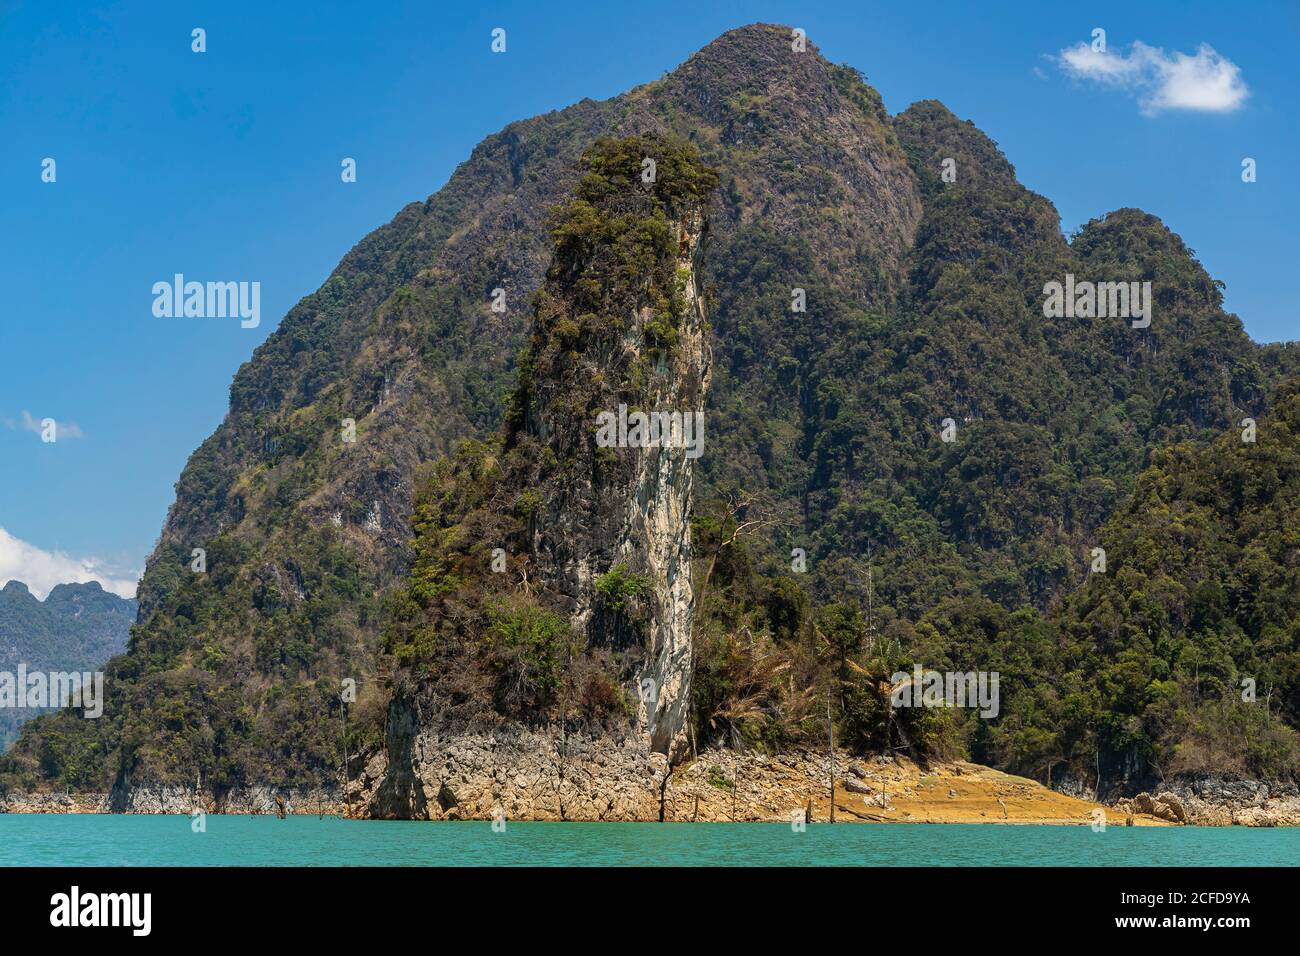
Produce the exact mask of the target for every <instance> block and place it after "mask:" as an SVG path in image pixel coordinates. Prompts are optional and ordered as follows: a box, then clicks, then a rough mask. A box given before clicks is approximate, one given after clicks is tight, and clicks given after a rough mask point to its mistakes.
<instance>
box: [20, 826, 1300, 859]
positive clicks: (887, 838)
mask: <svg viewBox="0 0 1300 956" xmlns="http://www.w3.org/2000/svg"><path fill="white" fill-rule="evenodd" d="M1297 864H1300V829H1249V828H1246V827H1233V828H1224V829H1214V828H1199V827H1167V828H1165V827H1161V828H1154V827H1152V828H1144V827H1133V828H1129V827H1114V826H1111V827H1108V828H1107V829H1106V830H1105V832H1103V833H1094V832H1092V830H1091V829H1090V828H1088V827H1084V826H1079V827H1055V826H964V825H943V826H925V825H908V824H880V825H872V824H840V825H836V826H829V825H826V824H821V825H813V826H809V827H808V828H807V830H805V831H804V832H803V833H795V832H793V831H792V830H791V828H790V826H789V824H783V823H696V824H683V823H676V824H673V823H669V824H663V823H507V825H506V828H505V830H504V832H500V833H497V832H493V830H492V825H491V824H490V823H487V822H483V823H427V822H400V821H397V822H380V821H362V820H339V819H334V818H326V819H324V820H321V819H318V818H316V817H290V818H288V819H286V820H277V819H275V818H274V817H228V816H209V817H208V818H207V831H206V832H204V833H195V832H193V831H192V830H191V825H190V819H189V817H183V816H97V815H86V816H64V815H25V814H0V865H6V866H14V865H29V866H32V865H35V866H164V865H180V866H239V865H242V866H485V865H486V866H520V865H523V866H675V865H692V866H827V865H830V866H862V865H866V866H936V865H937V866H972V865H974V866H987V865H995V866H996V865H1017V866H1055V865H1061V866H1296V865H1297Z"/></svg>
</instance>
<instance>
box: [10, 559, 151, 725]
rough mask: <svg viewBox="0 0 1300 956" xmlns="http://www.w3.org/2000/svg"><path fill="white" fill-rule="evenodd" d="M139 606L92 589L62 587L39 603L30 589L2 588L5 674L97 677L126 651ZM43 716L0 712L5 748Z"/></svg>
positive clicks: (96, 587)
mask: <svg viewBox="0 0 1300 956" xmlns="http://www.w3.org/2000/svg"><path fill="white" fill-rule="evenodd" d="M135 614H136V602H135V601H134V600H129V599H127V598H122V597H118V596H117V595H116V594H112V593H110V592H108V591H105V590H104V589H103V588H102V587H100V585H99V582H98V581H91V582H89V583H87V584H59V585H55V587H54V588H53V590H51V591H50V593H49V594H48V595H47V596H46V598H45V600H44V601H41V600H38V599H37V598H36V596H35V595H33V594H32V592H31V591H29V590H28V588H27V585H25V584H23V583H22V582H20V581H10V582H9V583H7V584H6V585H5V586H4V587H3V588H0V672H8V673H14V672H16V671H17V668H18V665H19V664H20V663H25V664H26V667H27V670H28V672H33V671H94V670H99V669H101V668H102V667H103V666H104V664H106V663H107V662H108V659H109V658H110V657H112V656H114V655H115V654H121V653H122V652H123V651H125V650H126V643H127V637H128V635H129V633H130V630H131V625H132V624H133V623H134V622H135ZM43 712H44V711H42V710H29V709H27V708H8V707H5V708H0V748H5V749H7V748H8V746H9V743H10V742H11V741H12V740H13V738H14V737H15V736H16V734H17V732H18V728H19V727H20V726H21V725H22V723H23V722H24V721H26V720H28V719H30V718H31V717H34V716H36V714H38V713H43Z"/></svg>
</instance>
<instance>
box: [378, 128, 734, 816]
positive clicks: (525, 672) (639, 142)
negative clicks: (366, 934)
mask: <svg viewBox="0 0 1300 956" xmlns="http://www.w3.org/2000/svg"><path fill="white" fill-rule="evenodd" d="M583 165H584V169H585V175H584V177H583V179H582V180H581V182H580V183H579V185H578V188H577V191H576V193H575V196H574V198H573V199H572V200H571V201H570V202H569V203H567V204H565V205H563V206H562V207H560V209H559V210H558V212H557V214H556V216H555V220H554V226H553V230H552V235H553V237H554V241H555V252H554V257H553V261H552V264H551V267H550V269H549V270H548V272H547V278H546V281H545V283H544V284H543V286H542V288H541V290H540V291H539V293H538V294H537V296H536V297H535V300H534V323H533V333H532V337H531V341H530V345H529V348H528V351H527V353H526V355H525V357H524V360H523V362H522V364H521V368H520V373H519V383H518V386H517V388H516V391H515V394H514V396H513V399H512V402H511V406H510V411H509V413H508V416H507V420H506V423H505V426H504V428H503V431H502V434H501V436H500V437H499V439H498V440H497V441H496V442H494V443H492V444H491V445H488V446H484V445H481V444H479V443H473V442H469V443H466V444H465V445H464V446H462V448H461V449H459V450H458V452H457V454H456V455H455V456H453V458H452V459H450V460H449V461H448V462H446V463H444V465H443V466H442V468H441V471H440V472H438V473H435V476H434V478H433V479H432V480H431V481H430V482H429V485H428V487H427V488H426V490H425V492H424V493H423V494H422V496H421V499H420V501H419V503H418V504H417V509H416V524H417V538H416V549H417V559H416V566H415V569H414V572H413V575H412V583H411V586H410V587H409V588H408V589H407V592H406V595H405V598H406V604H405V606H403V607H399V608H398V609H397V613H396V614H395V615H394V627H393V629H392V633H391V634H390V646H391V648H392V650H393V651H394V653H395V654H396V656H397V659H398V661H399V663H401V664H402V665H403V666H402V669H401V670H400V671H399V673H398V674H397V675H396V677H395V680H394V699H393V704H392V706H391V708H390V710H389V719H388V728H387V743H386V750H387V763H388V769H387V772H386V775H385V780H384V783H383V784H382V785H381V786H380V788H379V791H378V794H377V796H376V798H375V812H376V813H378V814H380V815H383V816H409V815H414V816H421V815H426V814H428V813H429V812H430V807H431V806H432V805H433V804H435V803H436V804H438V805H439V806H440V807H441V808H442V810H443V811H444V812H446V811H448V810H449V808H450V807H451V806H453V805H456V804H458V803H459V800H458V798H456V797H455V796H454V793H455V788H454V784H455V782H456V780H457V779H459V780H461V781H462V782H464V780H465V779H466V778H467V776H468V773H467V768H466V767H465V766H463V764H464V763H465V760H470V758H469V757H464V754H470V755H473V754H479V755H480V756H481V753H482V752H484V751H485V750H486V752H487V753H489V754H497V755H498V756H497V757H495V758H493V759H492V760H489V763H494V762H495V763H497V764H498V766H497V767H496V769H499V770H500V771H501V772H502V774H503V775H506V776H509V777H511V778H512V779H513V778H514V776H515V775H516V774H515V770H516V769H517V768H518V767H520V766H522V763H521V762H522V761H525V760H527V761H536V759H537V758H538V754H539V753H540V755H541V757H542V759H543V762H545V761H546V760H547V759H550V758H549V757H548V755H552V754H553V758H554V761H555V762H556V763H557V765H558V766H560V767H562V766H563V765H564V764H565V762H566V761H567V762H569V763H570V764H573V765H577V764H578V763H580V762H581V760H582V759H584V758H582V757H581V754H582V753H583V752H587V751H590V756H591V757H592V758H593V759H594V763H593V764H592V766H590V767H587V768H586V769H585V770H584V772H585V773H587V774H588V775H590V774H593V773H599V772H600V771H597V770H595V769H593V768H594V767H596V766H602V767H606V768H607V770H608V771H611V772H612V771H613V766H614V765H612V764H611V763H610V761H608V760H607V759H605V757H604V755H605V754H608V753H609V752H610V751H611V749H615V750H620V751H622V752H623V754H624V756H627V757H629V758H630V759H633V760H634V762H635V763H636V765H637V768H638V770H637V771H629V772H627V773H624V774H623V776H624V777H625V782H627V783H630V780H631V778H634V777H636V776H637V775H638V774H642V775H643V776H645V777H646V780H645V783H646V784H647V785H648V786H647V787H646V788H641V791H640V792H641V796H639V797H638V800H640V801H644V799H645V798H646V794H648V795H649V798H650V799H651V801H652V802H654V801H655V800H656V799H657V797H656V796H655V794H656V792H657V787H658V782H659V781H661V780H662V778H663V775H664V773H665V772H666V770H667V767H668V766H669V764H670V763H671V762H672V761H673V760H675V759H677V758H679V757H680V756H681V755H682V753H683V752H684V750H685V744H686V736H687V732H686V722H687V714H688V711H689V693H690V690H689V689H690V677H691V667H692V658H691V633H692V624H693V613H694V592H693V587H692V579H691V531H690V520H689V519H690V510H691V495H692V487H693V477H694V470H695V466H696V461H697V460H698V458H699V456H700V454H701V453H702V452H703V449H704V438H705V430H704V417H703V416H704V404H705V397H706V393H707V389H708V383H709V377H710V366H711V357H710V348H709V345H708V339H707V334H708V329H707V322H706V319H705V313H704V297H703V295H702V293H701V290H700V287H699V282H698V279H697V271H698V268H699V262H700V258H701V255H702V251H703V248H704V244H705V236H706V231H707V230H706V224H705V213H704V209H705V204H706V203H707V200H708V196H709V194H710V193H711V192H712V190H713V188H714V186H715V184H716V176H715V175H714V173H713V172H712V171H711V170H709V169H707V168H705V167H704V166H702V165H701V164H700V163H699V161H698V159H696V157H695V153H694V150H693V149H691V148H689V147H687V146H685V145H684V144H681V143H678V142H676V141H674V140H672V139H669V138H665V137H660V136H655V135H642V136H633V137H627V138H624V139H621V140H604V141H600V142H598V143H597V144H595V145H594V146H593V147H592V149H591V150H589V151H588V152H587V153H586V154H585V155H584V159H583ZM471 739H472V740H473V741H474V742H473V743H467V741H470V740H471ZM521 740H528V741H531V744H530V745H529V746H522V745H521V744H520V741H521ZM484 741H487V742H486V743H485V742H484ZM579 741H584V742H585V743H581V744H580V743H579ZM457 754H461V755H462V756H460V757H458V756H456V755H457ZM462 758H463V759H462ZM601 761H603V763H602V762H601ZM470 762H471V763H473V764H474V765H475V768H477V769H478V770H481V769H482V768H481V767H478V764H481V763H482V762H483V761H482V760H481V759H478V758H474V759H472V760H470ZM642 772H644V773H642ZM494 774H495V770H493V775H494ZM564 779H565V774H564V771H563V769H561V770H559V771H558V775H557V777H556V780H557V781H563V780H564ZM610 783H611V786H612V784H613V783H614V781H610ZM554 789H556V790H557V791H558V792H557V807H556V810H555V812H557V813H560V814H562V813H563V810H562V807H563V798H562V791H563V789H564V787H563V786H562V785H561V784H560V783H557V784H556V785H555V787H554ZM601 789H602V791H604V790H605V789H606V788H601Z"/></svg>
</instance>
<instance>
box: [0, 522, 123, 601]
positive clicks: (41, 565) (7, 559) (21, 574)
mask: <svg viewBox="0 0 1300 956" xmlns="http://www.w3.org/2000/svg"><path fill="white" fill-rule="evenodd" d="M10 581H21V582H23V584H26V585H27V587H28V589H29V590H31V592H32V594H34V595H36V596H37V597H38V598H40V599H41V600H42V601H43V600H45V596H46V595H47V594H49V593H50V590H51V589H52V588H53V587H54V585H56V584H84V583H85V582H87V581H98V582H99V583H100V584H101V585H102V586H103V588H104V590H105V591H112V592H113V593H114V594H118V595H121V596H122V597H125V598H130V597H135V585H136V579H135V578H134V577H131V578H123V577H120V576H114V575H112V574H107V573H105V571H104V568H103V563H102V562H100V561H98V560H97V559H95V558H74V557H71V556H70V555H66V554H64V553H63V552H61V551H44V550H42V549H41V548H38V547H36V546H35V545H33V544H28V543H27V542H26V541H20V540H19V539H18V538H15V537H14V536H13V535H11V534H10V533H9V532H8V531H6V530H5V529H4V528H0V587H4V585H5V584H7V583H8V582H10Z"/></svg>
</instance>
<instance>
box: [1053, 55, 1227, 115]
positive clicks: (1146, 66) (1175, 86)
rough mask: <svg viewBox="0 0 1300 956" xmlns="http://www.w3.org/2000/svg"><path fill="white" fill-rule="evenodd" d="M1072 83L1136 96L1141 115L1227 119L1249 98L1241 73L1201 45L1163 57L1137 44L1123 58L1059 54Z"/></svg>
mask: <svg viewBox="0 0 1300 956" xmlns="http://www.w3.org/2000/svg"><path fill="white" fill-rule="evenodd" d="M1055 59H1056V62H1057V64H1058V65H1059V66H1060V68H1061V69H1062V70H1063V71H1064V72H1065V73H1066V74H1067V75H1068V76H1070V77H1073V78H1074V79H1076V80H1086V81H1090V82H1093V83H1098V84H1100V85H1102V86H1109V87H1112V88H1115V89H1120V90H1123V91H1125V92H1127V93H1129V94H1130V95H1133V96H1136V97H1137V101H1138V106H1139V108H1140V109H1141V110H1142V112H1143V114H1145V115H1147V116H1154V115H1155V114H1156V113H1159V112H1161V111H1163V110H1199V111H1202V112H1211V113H1230V112H1232V111H1233V110H1235V109H1238V108H1239V107H1241V105H1242V104H1243V103H1245V101H1246V97H1247V96H1248V95H1250V90H1249V89H1248V88H1247V87H1246V82H1245V80H1243V79H1242V78H1241V68H1240V67H1238V66H1237V65H1236V64H1235V63H1233V62H1232V61H1231V60H1229V59H1227V58H1226V57H1223V56H1220V55H1219V53H1218V52H1216V51H1215V49H1214V47H1212V46H1210V45H1209V44H1208V43H1202V44H1201V45H1200V46H1199V47H1198V48H1197V50H1196V52H1195V53H1192V54H1188V53H1179V52H1178V51H1176V50H1175V51H1174V52H1173V53H1166V52H1165V51H1164V50H1162V49H1161V48H1160V47H1154V46H1147V44H1145V43H1143V42H1142V41H1141V40H1138V41H1136V42H1135V43H1134V44H1133V46H1132V47H1131V48H1130V50H1129V52H1128V53H1127V54H1125V53H1119V52H1110V51H1107V52H1099V51H1097V50H1094V49H1093V48H1092V47H1091V46H1090V45H1089V44H1087V43H1079V44H1078V45H1077V46H1073V47H1069V48H1068V49H1065V50H1062V51H1061V53H1060V55H1059V56H1058V57H1056V58H1055Z"/></svg>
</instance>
